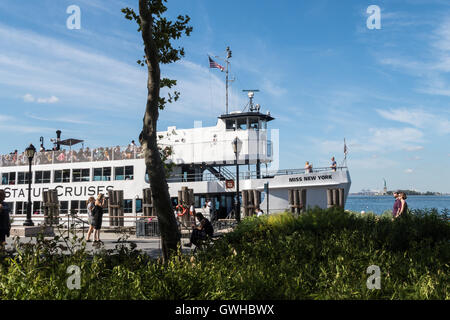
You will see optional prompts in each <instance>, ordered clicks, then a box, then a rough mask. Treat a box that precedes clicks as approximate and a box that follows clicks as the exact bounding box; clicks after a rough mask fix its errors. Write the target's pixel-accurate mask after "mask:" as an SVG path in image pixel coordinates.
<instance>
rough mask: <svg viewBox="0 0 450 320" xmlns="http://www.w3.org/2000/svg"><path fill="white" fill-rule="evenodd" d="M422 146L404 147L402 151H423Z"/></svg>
mask: <svg viewBox="0 0 450 320" xmlns="http://www.w3.org/2000/svg"><path fill="white" fill-rule="evenodd" d="M423 148H424V147H423V146H404V147H402V149H403V150H405V151H411V152H412V151H420V150H423Z"/></svg>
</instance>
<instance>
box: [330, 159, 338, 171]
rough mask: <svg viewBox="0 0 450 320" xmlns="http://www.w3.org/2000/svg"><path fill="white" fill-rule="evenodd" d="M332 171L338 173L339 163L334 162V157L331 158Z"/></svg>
mask: <svg viewBox="0 0 450 320" xmlns="http://www.w3.org/2000/svg"><path fill="white" fill-rule="evenodd" d="M330 168H331V170H333V171H336V169H337V163H336V160H334V157H332V158H331V166H330Z"/></svg>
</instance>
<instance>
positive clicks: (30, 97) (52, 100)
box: [23, 93, 59, 103]
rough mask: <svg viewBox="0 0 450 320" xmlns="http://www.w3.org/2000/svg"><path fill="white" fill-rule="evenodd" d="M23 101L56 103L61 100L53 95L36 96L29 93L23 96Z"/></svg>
mask: <svg viewBox="0 0 450 320" xmlns="http://www.w3.org/2000/svg"><path fill="white" fill-rule="evenodd" d="M23 101H25V102H37V103H56V102H58V101H59V98H58V97H55V96H51V97H50V98H35V97H34V96H33V95H31V94H29V93H27V94H26V95H24V96H23Z"/></svg>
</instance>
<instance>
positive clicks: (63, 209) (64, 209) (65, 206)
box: [59, 201, 69, 214]
mask: <svg viewBox="0 0 450 320" xmlns="http://www.w3.org/2000/svg"><path fill="white" fill-rule="evenodd" d="M59 213H60V214H68V213H69V201H60V202H59Z"/></svg>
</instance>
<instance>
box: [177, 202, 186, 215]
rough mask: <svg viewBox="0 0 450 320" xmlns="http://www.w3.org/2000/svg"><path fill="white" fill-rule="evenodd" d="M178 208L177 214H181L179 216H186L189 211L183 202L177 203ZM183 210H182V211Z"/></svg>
mask: <svg viewBox="0 0 450 320" xmlns="http://www.w3.org/2000/svg"><path fill="white" fill-rule="evenodd" d="M176 209H177V211H178V212H177V215H178V216H179V217H181V216H184V215H185V214H186V213H187V210H188V209H187V208H186V207H184V206H183V205H181V204H179V205H177V206H176ZM180 211H181V212H180Z"/></svg>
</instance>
